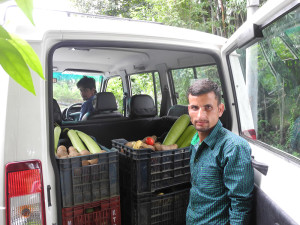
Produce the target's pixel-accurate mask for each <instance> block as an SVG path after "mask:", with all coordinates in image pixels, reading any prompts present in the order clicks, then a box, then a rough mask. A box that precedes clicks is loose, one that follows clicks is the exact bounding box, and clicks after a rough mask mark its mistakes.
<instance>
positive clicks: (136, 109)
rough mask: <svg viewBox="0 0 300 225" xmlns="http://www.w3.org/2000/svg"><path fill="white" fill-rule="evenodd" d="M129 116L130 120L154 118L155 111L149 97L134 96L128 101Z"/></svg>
mask: <svg viewBox="0 0 300 225" xmlns="http://www.w3.org/2000/svg"><path fill="white" fill-rule="evenodd" d="M129 112H130V114H129V116H130V117H131V118H142V117H154V116H156V115H157V109H156V107H155V105H154V101H153V99H152V97H151V96H149V95H143V94H140V95H134V96H132V97H131V98H130V100H129Z"/></svg>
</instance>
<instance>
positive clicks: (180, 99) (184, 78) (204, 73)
mask: <svg viewBox="0 0 300 225" xmlns="http://www.w3.org/2000/svg"><path fill="white" fill-rule="evenodd" d="M171 75H172V78H173V82H174V89H175V90H174V91H175V94H176V98H177V99H176V102H175V103H174V104H178V105H188V99H187V97H186V92H187V90H188V88H189V86H190V85H191V83H192V82H193V81H194V80H196V79H201V78H209V79H211V80H213V81H215V82H216V83H217V84H218V85H219V86H220V87H221V82H220V78H219V73H218V69H217V66H216V65H209V66H198V67H189V68H183V69H176V70H171Z"/></svg>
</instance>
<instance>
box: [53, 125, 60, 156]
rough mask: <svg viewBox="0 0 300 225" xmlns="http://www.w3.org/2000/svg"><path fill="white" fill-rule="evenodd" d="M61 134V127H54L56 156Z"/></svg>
mask: <svg viewBox="0 0 300 225" xmlns="http://www.w3.org/2000/svg"><path fill="white" fill-rule="evenodd" d="M60 133H61V128H60V126H59V125H56V126H55V127H54V152H55V154H56V150H57V145H58V140H59V136H60Z"/></svg>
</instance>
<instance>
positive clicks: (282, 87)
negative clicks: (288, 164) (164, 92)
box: [229, 8, 300, 158]
mask: <svg viewBox="0 0 300 225" xmlns="http://www.w3.org/2000/svg"><path fill="white" fill-rule="evenodd" d="M299 13H300V8H298V9H296V10H294V11H291V12H290V13H288V14H287V15H285V16H283V17H281V18H280V19H279V20H277V21H275V22H273V23H272V24H271V25H269V26H268V27H266V28H265V29H264V30H263V36H264V38H263V39H261V40H260V41H259V42H257V43H256V44H254V45H252V46H250V47H248V48H247V49H237V50H236V51H234V52H232V53H231V54H230V56H229V59H230V64H231V68H232V75H233V78H234V83H235V87H236V92H237V95H236V96H237V100H238V109H239V114H240V115H241V119H240V121H241V132H242V133H243V134H245V135H247V136H249V134H250V133H251V132H250V133H249V132H247V130H249V129H251V128H250V127H249V118H245V116H243V115H245V112H244V111H243V108H244V106H243V104H244V103H245V102H246V101H248V102H249V104H250V108H249V110H250V112H251V114H252V117H253V129H254V130H255V131H256V139H257V141H258V142H261V143H263V144H266V145H265V146H266V147H267V148H272V149H275V151H277V150H279V151H277V152H278V153H280V151H284V152H286V153H288V154H290V155H291V158H294V157H296V158H300V138H299V137H300V126H299V124H300V123H299V121H300V61H299V57H300V42H299V36H300V17H299ZM252 138H253V137H252ZM283 155H285V156H286V155H287V154H283Z"/></svg>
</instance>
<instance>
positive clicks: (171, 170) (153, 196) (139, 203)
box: [112, 139, 190, 225]
mask: <svg viewBox="0 0 300 225" xmlns="http://www.w3.org/2000/svg"><path fill="white" fill-rule="evenodd" d="M126 142H127V140H125V139H115V140H112V147H113V149H117V150H118V151H119V169H120V194H121V210H122V213H121V214H122V222H123V223H122V224H123V225H160V224H172V225H174V224H175V225H177V224H178V225H183V224H185V212H186V208H187V205H188V201H189V187H190V167H189V160H190V153H189V147H186V148H180V149H175V150H168V151H153V150H151V149H133V148H130V147H127V146H125V144H126Z"/></svg>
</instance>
